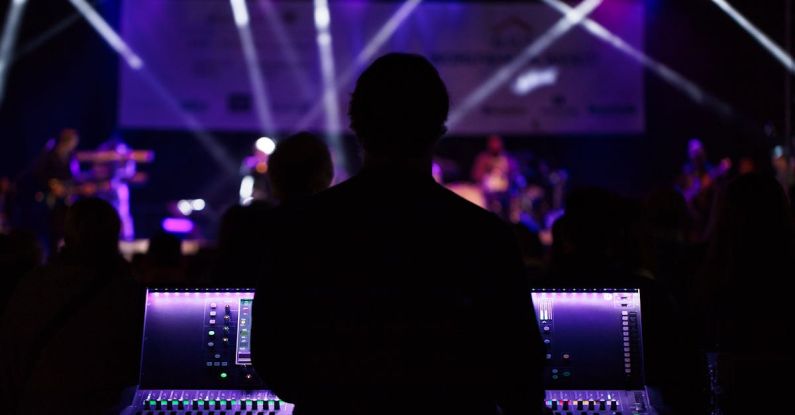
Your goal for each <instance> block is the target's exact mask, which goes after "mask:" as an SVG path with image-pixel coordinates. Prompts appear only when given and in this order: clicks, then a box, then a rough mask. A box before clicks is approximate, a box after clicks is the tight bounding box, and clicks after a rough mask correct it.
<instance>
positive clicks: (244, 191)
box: [240, 176, 254, 205]
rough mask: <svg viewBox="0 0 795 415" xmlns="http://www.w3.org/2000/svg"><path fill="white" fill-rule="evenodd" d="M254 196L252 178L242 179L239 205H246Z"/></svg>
mask: <svg viewBox="0 0 795 415" xmlns="http://www.w3.org/2000/svg"><path fill="white" fill-rule="evenodd" d="M253 196H254V178H253V177H251V176H245V177H243V180H241V181H240V204H241V205H248V204H249V203H251V201H252V200H253Z"/></svg>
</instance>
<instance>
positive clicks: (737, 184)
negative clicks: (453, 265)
mask: <svg viewBox="0 0 795 415" xmlns="http://www.w3.org/2000/svg"><path fill="white" fill-rule="evenodd" d="M789 209H790V208H789V206H788V201H787V197H786V195H785V193H784V190H783V188H782V187H781V185H780V184H779V183H778V181H776V179H775V178H774V177H773V176H772V175H769V174H761V173H749V174H744V175H741V176H739V177H737V178H736V179H734V180H733V181H732V182H730V183H729V185H728V187H727V189H726V191H725V193H724V194H723V195H722V196H721V199H720V200H719V201H718V211H717V212H716V213H717V222H716V226H715V231H714V232H713V234H712V236H711V238H710V247H709V253H708V255H707V259H706V261H705V262H704V264H705V267H704V270H703V272H702V274H701V276H700V278H699V280H698V282H697V284H696V289H695V290H694V291H693V294H694V297H693V302H694V307H693V308H694V310H695V311H697V313H695V315H697V316H701V317H703V318H704V319H705V320H704V321H703V325H702V326H701V328H702V330H701V332H702V334H703V338H702V340H703V345H704V348H705V350H706V351H708V352H712V353H714V354H715V355H714V356H715V357H716V358H715V360H714V361H713V363H714V364H715V365H716V368H717V370H716V379H715V381H716V382H717V383H718V384H719V385H720V391H719V393H718V397H717V400H718V402H719V403H720V405H721V409H722V410H723V413H726V414H727V415H733V414H747V413H756V412H758V401H757V400H756V399H755V398H754V397H758V396H784V395H785V394H786V393H788V391H790V390H791V386H792V380H791V377H789V374H790V373H792V370H793V352H792V339H793V336H795V333H793V325H792V321H791V319H790V317H789V316H790V313H791V311H792V310H791V307H790V304H789V301H790V300H791V299H790V297H791V296H790V292H789V291H788V290H786V289H783V286H784V285H785V284H786V281H787V280H788V279H790V278H792V275H793V273H792V270H793V268H794V267H793V265H795V262H793V247H794V246H793V223H792V220H793V218H792V215H791V213H790V211H789ZM772 372H776V373H777V374H778V373H780V374H783V377H781V378H779V377H777V375H775V374H773V373H772ZM788 377H789V380H785V379H787V378H788Z"/></svg>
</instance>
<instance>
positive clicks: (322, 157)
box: [268, 133, 334, 203]
mask: <svg viewBox="0 0 795 415" xmlns="http://www.w3.org/2000/svg"><path fill="white" fill-rule="evenodd" d="M268 171H269V173H270V177H271V184H272V185H273V194H274V196H275V197H276V199H277V200H279V202H280V203H285V202H290V201H291V200H295V199H298V198H303V197H306V196H311V195H313V194H315V193H318V192H320V191H323V190H326V189H328V187H329V186H330V185H331V181H332V180H333V179H334V165H333V164H332V162H331V153H329V150H328V147H327V146H326V144H325V143H324V142H323V141H322V140H321V139H320V138H318V137H317V136H315V135H313V134H309V133H298V134H295V135H292V136H290V137H287V138H286V139H284V140H282V141H279V144H278V145H277V146H276V150H275V151H274V152H273V154H271V157H270V168H269V169H268Z"/></svg>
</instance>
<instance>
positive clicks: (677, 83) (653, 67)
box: [543, 0, 732, 116]
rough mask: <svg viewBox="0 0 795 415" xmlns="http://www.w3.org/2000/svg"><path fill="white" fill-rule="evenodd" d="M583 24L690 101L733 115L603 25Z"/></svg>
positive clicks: (562, 7)
mask: <svg viewBox="0 0 795 415" xmlns="http://www.w3.org/2000/svg"><path fill="white" fill-rule="evenodd" d="M543 1H544V3H546V4H548V5H549V6H552V7H553V8H555V9H557V10H558V11H559V12H561V13H567V12H568V11H570V10H571V7H570V6H569V5H567V4H566V3H563V2H562V1H560V0H543ZM581 24H582V27H584V28H585V29H586V30H587V31H588V32H590V33H591V34H592V35H594V36H596V37H597V38H599V39H601V40H602V41H604V42H606V43H608V44H610V45H612V46H613V47H615V48H616V49H618V50H619V51H621V52H623V53H625V54H626V55H627V56H629V57H630V58H632V59H634V60H635V61H637V62H638V63H640V64H641V65H643V66H644V67H646V68H648V69H649V70H650V71H652V72H653V73H654V74H656V75H657V76H659V77H661V78H663V79H665V80H666V81H668V82H669V83H670V84H671V85H673V86H674V87H676V88H677V89H679V90H680V91H682V92H683V93H684V94H685V95H687V96H688V97H689V98H690V99H692V100H693V101H695V102H696V103H699V104H702V105H706V106H709V107H711V108H712V109H714V110H715V111H717V112H718V113H720V114H722V115H724V116H727V115H729V114H731V113H732V109H731V107H730V106H729V105H728V104H726V103H725V102H723V101H721V100H720V99H718V98H715V97H713V96H711V95H709V94H707V93H706V92H704V91H703V90H702V89H701V88H699V87H698V85H696V84H695V83H693V82H692V81H690V80H688V79H687V78H685V77H684V76H682V75H680V74H679V73H677V72H676V71H674V70H673V69H671V68H669V67H668V66H666V65H665V64H663V63H660V62H658V61H656V60H655V59H653V58H651V57H649V56H648V55H646V54H644V53H643V52H641V51H639V50H638V49H636V48H634V47H633V46H632V45H630V44H629V43H627V42H626V41H624V40H623V39H621V38H620V37H618V36H616V35H614V34H613V33H611V32H610V31H608V30H607V29H606V28H605V27H604V26H602V25H601V24H599V23H597V22H595V21H594V20H592V19H589V18H586V19H584V20H583V21H582V23H581Z"/></svg>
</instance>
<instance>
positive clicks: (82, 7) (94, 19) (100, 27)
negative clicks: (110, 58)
mask: <svg viewBox="0 0 795 415" xmlns="http://www.w3.org/2000/svg"><path fill="white" fill-rule="evenodd" d="M69 1H70V2H71V3H72V5H73V6H75V8H76V9H77V11H79V12H80V14H82V15H83V17H85V18H86V20H87V21H88V23H89V24H91V26H93V27H94V30H96V31H97V32H98V33H99V34H100V36H102V38H103V39H105V41H106V42H108V45H110V47H111V48H113V50H115V51H116V53H118V54H119V55H121V57H122V58H124V60H125V61H126V62H127V65H129V66H130V68H132V69H135V70H138V69H141V68H143V67H144V61H143V60H141V58H140V57H139V56H138V55H137V54H136V53H135V52H133V50H132V49H130V47H129V46H128V45H127V43H125V42H124V40H122V38H121V37H120V36H119V34H118V33H116V31H115V30H113V28H112V27H110V25H109V24H108V22H106V21H105V19H103V18H102V16H100V15H99V13H97V11H96V10H94V8H93V7H91V5H89V4H88V3H87V2H86V1H85V0H69Z"/></svg>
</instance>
